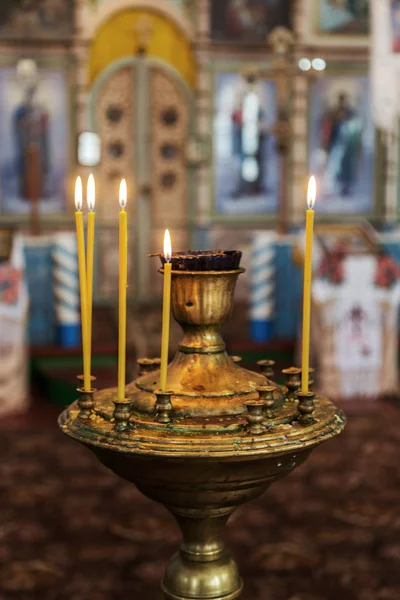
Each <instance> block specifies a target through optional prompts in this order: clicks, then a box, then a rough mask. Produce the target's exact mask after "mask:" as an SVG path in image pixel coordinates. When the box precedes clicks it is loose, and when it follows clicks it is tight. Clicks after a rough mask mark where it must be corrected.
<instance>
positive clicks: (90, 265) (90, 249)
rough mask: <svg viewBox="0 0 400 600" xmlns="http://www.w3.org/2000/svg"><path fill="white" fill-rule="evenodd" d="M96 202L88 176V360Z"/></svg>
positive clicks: (90, 336) (90, 356) (92, 179)
mask: <svg viewBox="0 0 400 600" xmlns="http://www.w3.org/2000/svg"><path fill="white" fill-rule="evenodd" d="M95 202H96V189H95V183H94V177H93V175H92V174H90V175H89V179H88V183H87V205H88V211H89V212H88V224H87V303H88V339H89V353H90V354H89V360H91V358H92V312H93V257H94V223H95V218H96V213H95V211H94V208H95Z"/></svg>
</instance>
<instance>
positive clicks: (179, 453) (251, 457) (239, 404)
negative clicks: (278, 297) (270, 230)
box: [59, 253, 345, 600]
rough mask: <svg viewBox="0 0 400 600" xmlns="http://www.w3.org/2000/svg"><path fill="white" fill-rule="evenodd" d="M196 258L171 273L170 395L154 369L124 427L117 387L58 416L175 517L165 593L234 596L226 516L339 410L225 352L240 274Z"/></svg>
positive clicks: (237, 585)
mask: <svg viewBox="0 0 400 600" xmlns="http://www.w3.org/2000/svg"><path fill="white" fill-rule="evenodd" d="M238 254H239V253H238ZM196 260H197V258H196ZM229 260H230V261H231V260H232V254H231V255H230V256H229ZM193 263H194V261H191V262H190V266H191V270H188V269H187V270H185V268H184V267H185V260H184V259H182V261H181V264H180V266H179V269H178V268H176V267H175V266H174V257H173V259H172V264H173V271H172V297H171V300H172V310H173V314H174V317H175V319H176V320H177V321H178V323H180V324H181V326H182V328H183V330H184V335H183V339H182V341H181V344H180V345H179V348H178V352H177V354H176V356H175V358H174V359H173V361H172V362H171V364H170V365H169V367H168V378H167V384H168V390H169V391H168V393H167V394H164V395H162V394H160V392H159V391H158V389H157V388H158V384H159V373H158V372H154V371H150V372H147V373H146V374H143V375H142V376H140V377H139V378H138V379H137V380H135V381H134V382H132V383H131V384H129V385H127V387H126V394H125V395H126V398H127V402H126V404H124V407H123V414H121V415H119V414H118V415H117V416H119V417H120V418H121V419H122V417H123V421H124V424H126V423H129V425H130V427H127V428H126V429H124V430H121V429H120V428H117V430H116V427H115V415H114V412H115V408H116V407H115V405H114V401H115V390H102V391H99V392H97V393H96V394H95V396H94V399H95V407H94V408H93V412H94V415H95V418H93V419H89V420H85V419H80V418H79V406H78V404H77V403H74V404H72V405H71V406H70V407H69V408H67V410H65V411H64V412H63V414H62V415H61V416H60V419H59V423H60V427H61V429H62V430H63V431H64V433H66V434H67V435H69V436H70V437H72V438H74V439H75V440H77V441H79V442H81V443H82V444H84V445H85V446H87V447H89V448H90V449H91V450H93V452H94V453H95V454H96V456H97V458H98V459H99V460H100V461H101V462H102V463H103V464H104V465H105V466H106V467H108V468H109V469H111V470H112V471H113V472H114V473H115V474H116V475H118V476H119V477H121V478H123V479H125V480H127V481H130V482H132V483H134V484H135V485H136V486H137V488H138V489H139V490H140V491H141V492H142V493H143V494H144V495H146V496H147V497H148V498H151V499H152V500H155V501H156V502H160V503H162V504H163V505H164V506H165V507H166V508H167V509H168V510H169V511H170V512H171V513H172V514H173V515H174V517H175V518H176V521H177V523H178V525H179V527H180V529H181V531H182V537H183V541H182V544H181V547H180V550H179V551H178V552H177V553H176V554H175V555H174V556H173V557H172V558H171V560H170V562H169V564H168V566H167V568H166V572H165V576H164V578H163V581H162V582H161V587H162V593H163V594H164V598H165V599H166V600H234V599H235V598H239V597H240V594H241V591H242V588H243V583H242V580H241V578H240V575H239V571H238V568H237V566H236V564H235V562H234V561H233V559H232V558H230V556H229V554H228V553H227V551H226V550H225V548H224V545H223V543H222V541H221V532H222V530H223V528H224V526H225V524H226V522H227V521H228V519H229V517H230V515H231V514H232V513H233V512H234V511H235V509H236V508H237V507H239V506H240V505H242V504H244V503H245V502H247V501H249V500H252V499H254V498H256V497H258V496H260V495H261V494H262V493H264V492H265V491H266V490H267V488H268V487H269V486H270V485H271V483H273V482H274V481H277V480H278V479H280V478H282V477H284V476H285V475H287V474H289V473H290V472H291V471H292V470H293V469H295V468H296V467H297V466H299V465H301V464H302V463H303V462H304V461H305V460H306V458H307V457H308V456H309V454H310V453H311V451H312V450H313V449H314V448H315V447H316V446H318V445H319V444H321V443H322V442H324V441H325V440H328V439H330V438H332V437H333V436H335V435H337V434H339V433H340V432H341V431H342V429H343V427H344V426H345V417H344V415H343V413H342V412H341V411H340V410H339V409H337V408H336V407H335V406H334V405H333V403H332V402H330V401H329V400H328V399H327V398H324V397H322V396H318V395H317V396H315V397H314V395H312V398H311V395H310V397H307V398H306V399H304V401H302V402H301V403H300V402H297V401H293V398H292V397H291V394H290V392H289V390H288V388H286V387H280V386H278V385H276V384H274V385H275V389H276V393H274V391H273V389H272V388H271V385H272V382H271V380H270V379H266V377H265V376H264V374H263V373H255V372H252V371H247V370H245V369H242V368H240V367H239V365H238V363H237V362H234V361H233V360H232V359H231V358H230V357H229V356H228V354H227V352H226V351H225V346H224V342H223V340H222V338H221V336H220V334H219V327H220V325H221V324H222V323H223V322H224V321H225V320H226V319H227V318H228V316H229V313H230V310H231V307H232V300H233V292H234V288H235V283H236V280H237V277H238V275H239V274H240V273H241V272H242V270H241V269H239V268H238V265H234V266H232V265H231V263H229V264H230V266H229V268H227V269H226V270H223V269H213V270H210V268H208V270H202V269H200V270H198V271H196V270H194V268H193ZM200 263H201V261H200ZM196 264H197V263H196ZM182 265H183V268H182ZM268 375H269V376H270V373H268ZM266 386H267V387H266ZM306 400H307V402H306ZM300 404H301V408H302V411H300V412H299V405H300ZM118 408H120V407H118ZM311 409H312V419H311V418H310V419H309V420H307V422H306V421H305V417H310V415H311ZM306 413H307V414H306ZM299 416H300V417H301V419H300V421H299ZM160 594H161V592H160Z"/></svg>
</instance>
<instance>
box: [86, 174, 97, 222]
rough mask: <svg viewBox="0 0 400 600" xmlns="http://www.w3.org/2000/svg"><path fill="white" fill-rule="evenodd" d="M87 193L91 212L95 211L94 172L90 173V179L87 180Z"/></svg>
mask: <svg viewBox="0 0 400 600" xmlns="http://www.w3.org/2000/svg"><path fill="white" fill-rule="evenodd" d="M86 194H87V204H88V209H89V211H90V212H93V211H94V206H95V203H96V186H95V183H94V177H93V174H92V173H90V175H89V179H88V182H87V190H86Z"/></svg>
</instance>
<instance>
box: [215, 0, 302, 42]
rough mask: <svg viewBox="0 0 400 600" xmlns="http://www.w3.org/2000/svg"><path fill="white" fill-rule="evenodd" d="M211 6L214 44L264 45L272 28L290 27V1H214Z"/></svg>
mask: <svg viewBox="0 0 400 600" xmlns="http://www.w3.org/2000/svg"><path fill="white" fill-rule="evenodd" d="M210 5H211V37H212V39H213V40H214V41H222V42H227V41H231V42H235V43H238V42H239V43H240V42H245V43H250V44H254V43H265V41H266V37H267V35H268V34H269V33H270V32H271V31H272V30H273V29H274V28H275V27H278V26H283V27H287V28H288V29H291V26H292V24H291V15H292V0H216V1H214V2H211V3H210Z"/></svg>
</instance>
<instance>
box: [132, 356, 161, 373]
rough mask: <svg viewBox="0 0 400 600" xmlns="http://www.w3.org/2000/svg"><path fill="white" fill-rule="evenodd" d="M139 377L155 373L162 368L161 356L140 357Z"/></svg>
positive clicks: (138, 360) (138, 363)
mask: <svg viewBox="0 0 400 600" xmlns="http://www.w3.org/2000/svg"><path fill="white" fill-rule="evenodd" d="M136 362H137V365H138V377H142V375H148V374H149V373H154V371H158V370H159V369H160V363H161V360H160V359H159V358H138V359H137V361H136Z"/></svg>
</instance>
